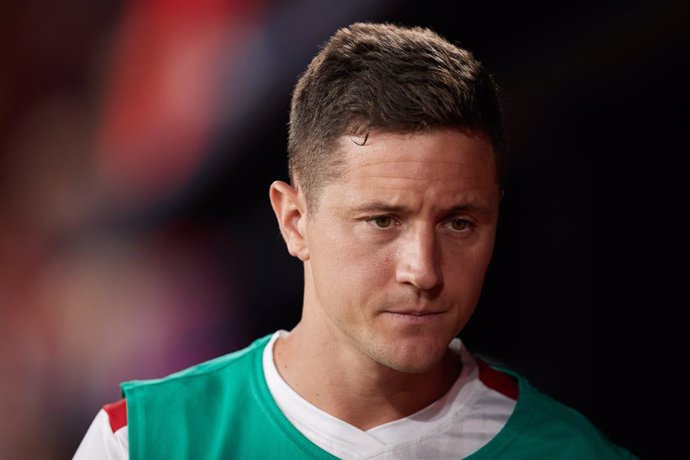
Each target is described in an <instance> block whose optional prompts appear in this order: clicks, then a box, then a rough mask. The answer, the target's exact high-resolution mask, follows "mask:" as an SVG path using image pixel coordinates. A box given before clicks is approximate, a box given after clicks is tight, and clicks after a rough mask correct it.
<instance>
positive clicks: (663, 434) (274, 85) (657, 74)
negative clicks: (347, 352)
mask: <svg viewBox="0 0 690 460" xmlns="http://www.w3.org/2000/svg"><path fill="white" fill-rule="evenodd" d="M354 21H389V22H395V23H400V24H408V25H421V26H428V27H431V28H432V29H434V30H436V31H437V32H438V33H440V34H441V35H443V36H445V37H446V38H448V39H451V40H453V41H455V42H457V43H459V44H460V45H462V46H465V47H467V48H469V49H471V50H472V51H473V52H474V53H475V55H476V56H477V57H478V58H479V59H480V60H481V61H482V62H483V63H484V64H485V65H486V66H487V67H488V68H489V69H491V70H492V72H493V73H494V74H495V76H496V78H497V80H498V82H499V83H500V85H501V87H502V89H503V98H504V103H505V116H506V125H507V128H508V131H509V135H510V140H511V144H512V157H511V175H510V176H509V180H508V184H507V186H506V193H505V198H504V202H503V208H502V217H501V219H502V220H501V223H500V229H499V236H498V241H497V247H496V251H495V256H494V260H493V263H492V266H491V268H490V272H489V274H488V279H487V284H486V288H485V291H484V294H483V297H482V299H481V305H480V307H479V309H478V311H477V314H476V315H475V317H474V318H473V320H472V321H471V322H470V324H469V326H468V328H467V329H466V330H465V331H464V332H463V333H462V337H463V338H464V340H465V342H466V343H467V344H468V346H469V347H470V348H471V349H473V350H475V351H477V352H479V353H480V354H482V355H484V356H485V357H487V358H489V359H492V360H494V361H496V362H498V363H502V364H504V365H506V366H509V367H512V368H513V369H515V370H517V371H519V372H521V373H523V374H524V375H525V376H527V377H528V378H529V379H530V380H531V381H532V383H533V384H534V385H535V386H537V387H538V388H540V389H542V390H543V391H545V392H547V393H549V394H551V395H552V396H554V397H556V398H557V399H560V400H561V401H563V402H565V403H567V404H569V405H571V406H573V407H575V408H577V409H578V410H579V411H581V412H582V413H584V414H585V415H586V416H588V417H589V418H590V419H591V420H592V421H593V422H594V423H595V424H596V425H598V426H599V427H600V428H601V429H602V430H603V431H604V432H605V433H606V434H607V435H608V436H609V437H610V438H611V439H612V440H613V441H614V442H616V443H619V444H621V445H623V446H626V447H628V448H629V449H630V450H631V451H632V452H634V453H636V454H637V455H639V456H641V457H642V458H678V457H679V455H680V454H679V452H682V450H680V448H679V446H680V442H679V441H680V440H681V439H683V437H682V436H683V434H684V431H685V430H684V429H683V427H684V424H685V422H684V416H683V409H681V407H685V403H684V399H685V395H684V390H685V386H686V385H685V384H684V383H683V382H685V379H683V378H681V377H680V376H679V375H680V371H679V368H681V369H682V368H683V367H684V364H685V362H686V361H685V360H684V359H682V358H681V354H680V351H681V347H683V345H681V338H682V337H683V336H684V331H681V330H680V329H681V328H680V327H679V326H681V321H680V320H681V316H680V312H681V311H682V310H683V309H686V308H687V300H686V301H683V300H682V299H683V298H685V295H684V292H681V291H684V289H683V288H684V287H685V285H684V281H685V278H686V276H685V275H686V273H687V272H686V269H683V268H682V267H684V266H685V260H686V259H685V257H684V255H683V254H682V253H681V246H682V244H681V242H682V241H683V240H684V238H683V237H684V236H685V235H681V230H680V228H681V227H680V225H681V222H682V221H683V220H684V219H683V218H682V215H683V214H685V213H686V212H687V206H686V205H685V204H684V203H683V204H680V197H681V193H682V191H681V188H682V186H683V184H685V183H687V181H686V180H685V178H684V177H682V175H683V172H684V170H683V166H682V165H683V164H685V163H684V161H683V160H684V157H685V156H686V155H687V151H688V148H687V147H688V145H687V131H686V126H687V125H686V123H687V120H686V110H687V104H688V98H687V81H688V76H687V72H686V71H685V68H686V66H687V56H688V3H687V2H684V1H678V2H673V1H656V2H652V1H638V0H630V1H622V0H621V1H610V2H588V1H584V2H565V3H547V4H545V5H536V4H518V3H517V2H516V3H512V4H509V3H499V2H440V1H426V2H402V1H393V0H369V1H365V0H354V1H348V2H339V1H338V2H337V1H332V2H331V1H310V0H295V1H285V0H283V1H252V2H250V1H242V0H197V1H184V0H164V1H152V0H148V1H134V0H132V1H114V0H108V1H98V2H93V1H87V0H67V1H62V2H38V1H35V0H28V1H19V0H17V1H2V2H0V408H1V409H0V410H1V414H2V415H0V458H1V459H38V458H41V459H61V458H70V457H71V456H72V454H73V453H74V451H75V450H76V447H77V445H78V443H79V442H80V440H81V438H82V436H83V435H84V433H85V432H86V430H87V428H88V426H89V424H90V422H91V420H92V419H93V417H94V416H95V414H96V412H97V411H98V409H99V408H100V406H101V405H103V404H104V403H107V402H111V401H114V400H117V399H118V398H119V390H118V386H117V384H118V383H119V382H120V381H123V380H129V379H134V378H151V377H159V376H163V375H165V374H167V373H170V372H172V371H175V370H179V369H181V368H183V367H186V366H189V365H192V364H194V363H196V362H199V361H201V360H205V359H208V358H211V357H213V356H217V355H219V354H222V353H226V352H229V351H232V350H234V349H237V348H240V347H243V346H245V345H247V344H248V343H249V342H250V341H251V340H252V339H254V338H256V337H258V336H261V335H264V334H268V333H270V332H272V331H274V330H276V329H278V328H285V329H289V328H291V327H292V326H293V325H294V324H295V323H296V322H297V320H298V318H299V309H300V302H301V298H300V297H301V288H302V285H301V282H302V281H301V280H302V274H301V267H300V264H298V263H297V261H295V260H292V259H291V258H290V257H289V256H288V254H287V252H286V251H285V249H284V245H283V243H282V240H281V239H280V235H279V232H278V228H277V224H276V223H275V222H274V218H273V216H272V212H271V210H270V207H269V203H268V186H269V184H270V182H271V181H272V180H274V179H286V176H287V174H286V158H285V152H286V135H287V127H286V124H287V116H288V108H289V98H290V92H291V89H292V85H293V84H294V82H295V81H296V78H297V76H298V75H299V74H300V72H301V71H302V70H303V69H304V68H305V66H306V65H307V63H308V62H309V60H310V59H311V57H312V56H313V55H314V54H315V53H316V52H317V50H318V46H319V44H320V43H322V42H323V41H324V40H326V39H327V38H328V37H329V36H330V35H331V34H332V33H333V32H334V31H335V30H336V29H337V28H338V27H340V26H344V25H347V24H349V23H351V22H354ZM683 209H685V210H686V211H683ZM682 349H686V350H687V347H683V348H682Z"/></svg>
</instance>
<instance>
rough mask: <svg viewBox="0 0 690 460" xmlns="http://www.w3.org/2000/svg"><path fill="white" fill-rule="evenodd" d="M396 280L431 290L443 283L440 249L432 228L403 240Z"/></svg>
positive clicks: (423, 289)
mask: <svg viewBox="0 0 690 460" xmlns="http://www.w3.org/2000/svg"><path fill="white" fill-rule="evenodd" d="M396 280H397V281H398V282H399V283H402V284H410V285H412V286H414V287H416V288H417V289H419V290H422V291H429V290H432V289H434V288H436V287H438V286H440V285H441V284H442V283H443V272H442V271H441V260H440V251H439V248H438V242H437V240H436V236H435V234H434V231H433V230H432V229H429V230H428V231H427V230H424V231H417V232H414V233H413V234H411V235H410V236H409V238H407V239H405V240H403V241H401V245H400V248H399V252H398V261H397V266H396Z"/></svg>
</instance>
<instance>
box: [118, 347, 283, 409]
mask: <svg viewBox="0 0 690 460" xmlns="http://www.w3.org/2000/svg"><path fill="white" fill-rule="evenodd" d="M269 339H270V336H267V337H263V338H260V339H257V340H255V341H254V342H253V343H252V344H251V345H249V346H248V347H246V348H243V349H241V350H238V351H235V352H233V353H229V354H227V355H223V356H220V357H217V358H214V359H211V360H209V361H205V362H203V363H200V364H197V365H194V366H192V367H189V368H187V369H184V370H181V371H178V372H175V373H173V374H170V375H168V376H166V377H163V378H160V379H151V380H132V381H129V382H124V383H122V385H121V386H122V391H123V393H124V394H125V395H126V397H127V399H128V400H129V399H131V397H132V396H133V395H134V394H137V393H141V392H144V393H150V392H156V393H157V392H160V391H163V390H164V389H166V388H168V389H171V390H172V391H175V390H174V389H175V388H177V387H185V388H186V389H189V390H190V391H191V390H193V389H195V388H199V389H201V388H203V387H205V386H207V385H213V384H214V382H218V381H219V380H227V379H228V378H232V377H238V376H247V375H248V374H249V373H250V372H252V370H255V369H254V367H255V366H256V364H257V363H260V360H261V352H262V351H263V349H264V347H265V345H266V343H267V342H268V340H269Z"/></svg>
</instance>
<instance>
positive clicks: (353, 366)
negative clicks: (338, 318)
mask: <svg viewBox="0 0 690 460" xmlns="http://www.w3.org/2000/svg"><path fill="white" fill-rule="evenodd" d="M335 335H337V332H336V331H334V330H330V329H329V328H328V327H324V323H323V322H321V321H310V318H309V316H307V315H305V317H303V319H302V321H300V324H298V325H297V326H296V327H295V328H294V329H293V331H292V332H291V333H290V335H288V336H287V337H284V338H282V339H280V340H278V341H277V342H276V344H275V348H274V360H275V363H276V367H277V369H278V372H279V373H280V375H281V376H282V378H283V379H284V380H285V381H286V382H287V383H288V385H290V387H292V389H293V390H295V391H296V392H297V393H298V394H299V395H300V396H301V397H303V398H304V399H306V400H307V401H309V402H310V403H311V404H313V405H314V406H316V407H318V408H319V409H321V410H323V411H325V412H327V413H329V414H330V415H333V416H334V417H336V418H338V419H340V420H342V421H344V422H347V423H349V424H350V425H353V426H355V427H357V428H359V429H361V430H368V429H370V428H373V427H376V426H379V425H382V424H385V423H388V422H391V421H394V420H398V419H400V418H403V417H406V416H409V415H411V414H413V413H415V412H417V411H419V410H421V409H423V408H424V407H426V406H428V405H429V404H431V403H433V402H434V401H436V400H437V399H439V398H440V397H441V396H443V395H444V394H445V393H446V392H447V391H448V390H449V389H450V387H451V386H452V385H453V383H454V382H455V380H456V379H457V377H458V375H459V373H460V367H461V365H460V360H459V359H458V357H457V356H455V354H454V353H453V352H451V351H450V350H449V351H448V352H447V353H446V355H445V356H444V358H443V359H442V360H441V361H440V362H439V363H437V365H435V366H433V367H432V368H431V369H429V370H428V371H426V372H422V373H415V374H412V373H406V372H401V371H397V370H394V369H391V368H389V367H386V366H384V365H382V364H380V363H378V362H376V361H375V360H373V359H372V358H370V357H369V356H366V355H363V354H362V353H361V352H359V351H358V350H353V349H351V348H350V347H348V346H344V345H343V343H344V342H346V339H344V338H342V337H335Z"/></svg>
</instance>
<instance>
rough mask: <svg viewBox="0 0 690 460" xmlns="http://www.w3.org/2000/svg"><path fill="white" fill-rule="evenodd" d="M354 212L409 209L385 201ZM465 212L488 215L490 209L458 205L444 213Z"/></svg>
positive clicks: (359, 208)
mask: <svg viewBox="0 0 690 460" xmlns="http://www.w3.org/2000/svg"><path fill="white" fill-rule="evenodd" d="M351 210H352V211H353V212H370V213H377V212H384V213H392V214H396V213H404V212H405V211H408V208H407V207H405V206H400V205H391V204H388V203H385V202H383V201H372V202H369V203H364V204H362V205H360V206H354V207H353V208H351ZM464 212H478V213H481V214H488V213H489V212H490V211H489V208H488V207H487V206H483V205H481V204H476V203H467V204H458V205H455V206H452V207H451V208H449V209H447V210H445V211H444V214H447V215H450V214H461V213H464Z"/></svg>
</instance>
